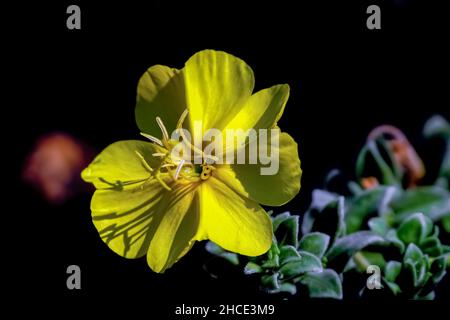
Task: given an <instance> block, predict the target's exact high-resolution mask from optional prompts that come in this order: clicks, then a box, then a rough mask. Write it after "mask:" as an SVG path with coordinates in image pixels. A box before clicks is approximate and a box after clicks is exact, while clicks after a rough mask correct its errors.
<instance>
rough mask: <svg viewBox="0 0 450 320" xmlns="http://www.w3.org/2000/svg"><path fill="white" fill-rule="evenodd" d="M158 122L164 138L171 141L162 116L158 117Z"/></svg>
mask: <svg viewBox="0 0 450 320" xmlns="http://www.w3.org/2000/svg"><path fill="white" fill-rule="evenodd" d="M156 123H157V124H158V126H159V128H160V129H161V132H162V134H163V138H164V140H165V141H169V139H170V137H169V133H168V132H167V129H166V127H165V126H164V123H163V122H162V120H161V118H160V117H156Z"/></svg>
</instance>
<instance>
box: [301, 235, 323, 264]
mask: <svg viewBox="0 0 450 320" xmlns="http://www.w3.org/2000/svg"><path fill="white" fill-rule="evenodd" d="M329 242H330V236H329V235H327V234H325V233H321V232H312V233H308V234H306V235H304V236H303V238H302V239H301V240H300V243H299V249H300V250H303V251H307V252H310V253H312V254H314V255H316V256H317V257H319V258H322V256H323V254H324V253H325V251H326V250H327V248H328V244H329Z"/></svg>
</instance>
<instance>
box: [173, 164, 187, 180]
mask: <svg viewBox="0 0 450 320" xmlns="http://www.w3.org/2000/svg"><path fill="white" fill-rule="evenodd" d="M184 163H185V160H184V159H183V160H181V161H180V163H179V164H178V167H177V170H176V171H175V176H174V178H175V180H177V179H178V176H179V175H180V171H181V169H182V168H183V165H184Z"/></svg>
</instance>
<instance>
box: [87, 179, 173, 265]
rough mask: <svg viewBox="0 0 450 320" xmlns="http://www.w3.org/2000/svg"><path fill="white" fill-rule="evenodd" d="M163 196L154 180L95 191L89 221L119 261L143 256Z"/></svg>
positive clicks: (158, 217) (155, 225) (152, 232)
mask: <svg viewBox="0 0 450 320" xmlns="http://www.w3.org/2000/svg"><path fill="white" fill-rule="evenodd" d="M165 192H167V191H166V190H165V189H164V188H163V187H162V186H161V184H160V183H159V182H158V181H157V180H156V179H150V180H147V181H146V182H141V183H137V184H134V185H128V186H125V187H124V188H123V189H101V190H97V191H95V193H94V195H93V197H92V201H91V211H92V220H93V222H94V225H95V227H96V228H97V230H98V232H99V235H100V237H101V239H102V240H103V241H104V242H105V243H106V244H107V245H108V246H109V247H110V248H111V250H113V251H114V252H115V253H117V254H119V255H121V256H122V257H125V258H130V259H133V258H139V257H142V256H144V255H145V254H146V253H147V250H148V247H149V244H150V241H151V239H152V237H153V234H154V232H155V228H156V227H157V225H158V221H159V220H160V219H161V215H159V216H158V214H157V213H158V212H157V207H158V204H159V203H160V202H161V199H162V198H163V196H164V194H165Z"/></svg>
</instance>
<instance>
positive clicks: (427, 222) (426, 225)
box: [397, 213, 433, 244]
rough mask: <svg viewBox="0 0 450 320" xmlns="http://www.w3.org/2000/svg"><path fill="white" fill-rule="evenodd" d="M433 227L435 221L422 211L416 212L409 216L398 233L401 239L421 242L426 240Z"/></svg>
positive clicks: (406, 241)
mask: <svg viewBox="0 0 450 320" xmlns="http://www.w3.org/2000/svg"><path fill="white" fill-rule="evenodd" d="M432 228H433V222H432V221H431V219H430V218H428V217H426V216H424V215H423V214H422V213H415V214H413V215H411V216H410V217H408V218H407V219H406V220H405V221H404V222H403V223H402V224H401V225H400V227H399V228H398V230H397V235H398V237H399V239H400V240H402V241H403V242H405V243H406V244H408V243H416V244H419V243H421V242H422V241H423V240H425V238H426V236H427V235H429V234H430V233H431V231H432Z"/></svg>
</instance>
